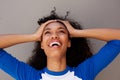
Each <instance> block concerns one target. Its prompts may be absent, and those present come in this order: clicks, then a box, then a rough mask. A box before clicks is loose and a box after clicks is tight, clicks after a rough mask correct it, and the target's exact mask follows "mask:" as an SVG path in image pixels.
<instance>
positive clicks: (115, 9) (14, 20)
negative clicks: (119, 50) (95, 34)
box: [0, 0, 120, 80]
mask: <svg viewBox="0 0 120 80" xmlns="http://www.w3.org/2000/svg"><path fill="white" fill-rule="evenodd" d="M54 6H55V7H56V8H57V12H58V13H59V14H60V15H65V13H66V11H68V10H69V11H70V15H69V17H70V18H73V19H75V20H77V21H78V22H80V23H81V24H82V25H83V27H84V28H96V27H108V28H120V0H0V34H9V33H11V34H14V33H17V34H21V33H24V34H26V33H33V32H34V31H35V30H36V28H37V27H38V25H37V23H36V22H37V20H38V19H39V18H40V17H43V16H45V15H48V14H49V13H50V11H51V10H52V9H53V7H54ZM91 41H92V45H93V49H94V50H93V51H94V53H96V52H97V51H98V50H99V49H100V48H101V47H102V46H103V45H104V44H105V42H103V41H99V40H93V39H91ZM32 48H33V43H25V44H19V45H16V46H13V47H10V48H7V49H6V50H7V51H8V52H10V53H12V55H13V56H15V57H16V58H17V59H19V60H21V61H26V60H27V59H28V57H29V56H30V55H31V50H32ZM119 68H120V55H119V56H118V57H117V58H116V59H115V60H114V61H113V62H112V63H111V64H110V65H109V66H108V67H107V68H105V69H104V70H103V71H102V72H101V73H100V74H99V75H98V76H97V77H96V80H120V69H119ZM0 80H13V78H11V77H10V76H9V75H7V74H6V73H4V72H3V71H2V70H0Z"/></svg>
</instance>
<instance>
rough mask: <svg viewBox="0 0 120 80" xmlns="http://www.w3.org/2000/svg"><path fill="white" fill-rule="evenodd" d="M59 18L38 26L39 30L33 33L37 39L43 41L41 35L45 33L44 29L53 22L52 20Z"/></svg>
mask: <svg viewBox="0 0 120 80" xmlns="http://www.w3.org/2000/svg"><path fill="white" fill-rule="evenodd" d="M56 21H57V20H49V21H47V22H45V23H43V24H41V25H40V27H39V28H38V30H37V31H36V32H35V33H34V34H33V35H34V36H35V38H36V41H41V37H42V34H43V30H44V28H45V27H46V25H47V24H49V23H52V22H56Z"/></svg>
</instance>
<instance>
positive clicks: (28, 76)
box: [0, 40, 120, 80]
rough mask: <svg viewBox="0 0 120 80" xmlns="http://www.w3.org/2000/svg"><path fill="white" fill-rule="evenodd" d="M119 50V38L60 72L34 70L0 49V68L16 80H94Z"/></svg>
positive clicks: (45, 69)
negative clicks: (77, 63)
mask: <svg viewBox="0 0 120 80" xmlns="http://www.w3.org/2000/svg"><path fill="white" fill-rule="evenodd" d="M119 52H120V40H112V41H109V42H107V44H106V45H105V46H104V47H103V48H102V49H101V50H100V51H99V52H98V53H97V54H95V55H93V56H92V57H90V58H88V59H87V60H85V61H84V62H82V63H81V64H79V65H78V66H77V67H73V68H72V67H68V66H67V68H66V69H65V70H64V71H61V72H53V71H50V70H48V69H47V68H44V69H42V70H36V69H34V68H33V67H31V66H29V65H27V64H25V63H24V62H21V61H18V60H17V59H16V58H14V57H13V56H11V55H10V54H8V53H7V52H6V51H4V50H3V49H0V68H1V69H2V70H3V71H5V72H6V73H8V74H9V75H11V76H12V77H14V78H15V79H16V80H94V78H95V76H96V75H97V74H98V73H99V72H100V71H101V70H102V69H103V68H105V67H106V66H107V65H108V64H109V63H110V62H111V61H112V60H113V59H114V58H115V57H116V56H117V55H118V54H119Z"/></svg>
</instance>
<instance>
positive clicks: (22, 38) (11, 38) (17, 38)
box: [0, 20, 55, 48]
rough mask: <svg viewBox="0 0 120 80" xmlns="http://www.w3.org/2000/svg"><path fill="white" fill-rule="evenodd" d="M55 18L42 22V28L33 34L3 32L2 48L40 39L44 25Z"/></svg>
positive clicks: (0, 37)
mask: <svg viewBox="0 0 120 80" xmlns="http://www.w3.org/2000/svg"><path fill="white" fill-rule="evenodd" d="M54 21H55V20H49V21H47V22H45V23H44V24H42V25H41V26H40V28H39V29H38V30H37V31H36V32H35V33H33V34H21V35H19V34H8V35H7V34H3V35H2V34H1V35H0V48H7V47H9V46H13V45H15V44H20V43H25V42H33V41H40V40H41V35H42V32H43V29H44V27H45V26H46V25H47V24H48V23H51V22H54Z"/></svg>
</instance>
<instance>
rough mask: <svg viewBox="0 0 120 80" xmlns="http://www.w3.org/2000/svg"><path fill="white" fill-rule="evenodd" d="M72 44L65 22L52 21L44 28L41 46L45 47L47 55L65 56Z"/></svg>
mask: <svg viewBox="0 0 120 80" xmlns="http://www.w3.org/2000/svg"><path fill="white" fill-rule="evenodd" d="M70 44H71V43H70V40H69V38H68V31H67V29H66V27H65V26H64V25H63V24H61V23H59V22H52V23H49V24H48V25H47V26H46V27H45V28H44V31H43V35H42V42H41V48H42V49H44V52H45V54H46V56H47V57H52V58H53V57H62V56H65V55H66V50H67V48H68V47H70Z"/></svg>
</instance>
